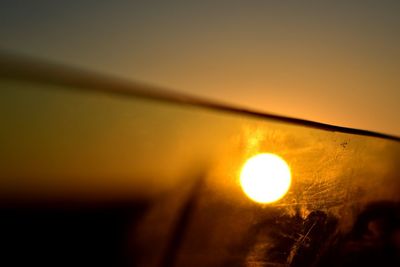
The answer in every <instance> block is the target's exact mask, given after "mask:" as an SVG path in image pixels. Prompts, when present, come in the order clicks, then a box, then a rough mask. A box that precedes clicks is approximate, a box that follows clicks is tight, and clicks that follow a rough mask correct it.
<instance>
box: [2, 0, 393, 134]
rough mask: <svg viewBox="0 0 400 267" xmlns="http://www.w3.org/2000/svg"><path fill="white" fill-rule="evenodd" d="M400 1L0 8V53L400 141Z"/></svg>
mask: <svg viewBox="0 0 400 267" xmlns="http://www.w3.org/2000/svg"><path fill="white" fill-rule="evenodd" d="M399 14H400V1H330V2H329V3H328V1H232V0H231V1H197V2H196V3H195V1H158V2H156V1H142V2H139V1H16V0H14V1H2V2H1V4H0V36H1V38H0V49H2V50H6V51H14V52H22V53H24V54H28V55H34V56H37V57H40V58H44V59H50V60H52V61H56V62H61V63H65V64H68V65H71V66H77V67H81V68H82V67H83V68H86V69H89V70H95V71H98V72H100V73H106V74H112V75H116V76H119V77H123V78H128V79H131V80H133V81H144V82H147V83H150V84H154V85H161V86H163V87H168V88H171V89H174V90H178V91H181V92H184V93H188V94H191V95H196V96H201V97H206V98H209V99H214V100H218V101H223V102H226V103H230V104H234V105H239V106H242V107H248V108H251V109H253V110H258V111H264V112H271V113H275V114H281V115H286V116H292V117H296V118H304V119H310V120H315V121H319V122H325V123H330V124H337V125H340V126H350V127H355V128H362V129H367V130H375V131H379V132H384V133H389V134H395V135H400V116H399V115H400V112H399V108H398V105H399V100H400V15H399Z"/></svg>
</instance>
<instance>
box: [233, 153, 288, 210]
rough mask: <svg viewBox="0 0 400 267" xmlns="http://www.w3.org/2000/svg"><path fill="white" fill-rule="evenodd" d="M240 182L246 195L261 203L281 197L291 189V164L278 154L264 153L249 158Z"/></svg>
mask: <svg viewBox="0 0 400 267" xmlns="http://www.w3.org/2000/svg"><path fill="white" fill-rule="evenodd" d="M240 184H241V186H242V189H243V191H244V192H245V193H246V195H247V196H248V197H249V198H250V199H252V200H254V201H255V202H259V203H271V202H274V201H277V200H279V199H281V198H282V197H283V196H284V195H285V194H286V193H287V191H288V190H289V187H290V184H291V172H290V168H289V165H288V164H287V163H286V161H285V160H284V159H282V158H281V157H279V156H278V155H275V154H271V153H262V154H258V155H255V156H253V157H251V158H250V159H248V160H247V161H246V163H245V164H244V166H243V169H242V171H241V173H240Z"/></svg>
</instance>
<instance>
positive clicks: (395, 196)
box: [0, 65, 400, 266]
mask: <svg viewBox="0 0 400 267" xmlns="http://www.w3.org/2000/svg"><path fill="white" fill-rule="evenodd" d="M9 69H10V68H9V66H8V65H5V66H3V67H2V68H0V70H1V72H0V75H1V78H0V88H1V91H0V121H1V124H2V125H1V131H0V144H1V146H0V147H1V149H0V199H1V209H2V210H1V212H2V219H1V222H0V226H1V230H0V231H1V235H2V236H3V237H4V238H2V241H0V242H2V243H3V245H6V246H7V247H8V248H7V249H6V253H5V255H14V253H18V255H24V254H27V255H31V254H32V255H34V256H33V257H31V258H30V260H31V261H32V262H39V263H42V264H44V265H46V264H49V265H50V263H52V262H54V260H60V258H62V259H63V260H64V261H66V262H70V263H76V262H79V263H88V264H89V263H103V264H105V263H106V264H108V265H113V266H351V265H356V264H359V263H360V262H361V264H363V263H366V262H369V263H371V262H372V263H373V262H379V263H380V264H383V265H382V266H385V265H384V264H385V262H387V263H390V262H392V261H395V260H398V259H399V255H400V254H399V251H398V250H399V247H400V246H399V244H400V241H399V238H398V236H399V233H400V226H399V205H398V203H399V201H400V177H399V173H400V143H399V141H398V140H397V139H396V138H391V137H385V136H380V135H376V136H374V134H372V135H370V134H369V133H363V132H357V131H355V132H352V131H351V130H346V129H345V130H344V131H342V130H343V129H339V128H334V127H325V126H321V125H314V124H307V123H301V122H300V121H291V120H287V119H285V118H277V117H274V116H268V115H266V116H262V115H260V114H254V113H249V112H242V111H238V110H234V109H230V108H225V107H221V106H218V105H214V104H208V103H204V102H201V101H200V102H196V101H192V100H190V99H185V98H180V97H175V96H170V95H168V94H157V93H154V91H152V92H151V93H149V92H147V91H146V90H148V88H146V87H142V86H141V85H135V84H132V85H126V84H125V83H124V84H122V83H118V82H115V83H114V82H112V81H111V82H110V81H109V80H104V82H103V81H102V79H101V77H100V78H98V77H96V79H92V78H85V76H84V75H81V76H79V79H78V78H74V77H76V76H74V75H75V74H76V73H71V74H69V73H68V72H54V71H53V72H52V71H49V72H48V73H47V72H46V71H40V70H39V71H36V72H35V71H26V70H25V69H24V68H21V69H15V68H13V69H12V70H11V71H10V70H9ZM82 77H83V78H82ZM259 153H273V154H275V155H279V156H280V157H282V158H283V159H284V160H285V161H286V162H287V164H288V165H289V166H290V170H291V175H292V180H291V185H290V188H289V190H288V192H287V193H286V195H284V196H283V197H282V198H281V199H279V200H277V201H276V202H273V203H269V204H260V203H257V202H254V201H252V200H251V199H250V198H249V197H247V196H246V194H245V193H244V192H243V190H242V188H241V185H240V181H239V178H240V177H239V176H240V171H241V169H242V167H243V164H244V163H245V162H246V160H247V159H249V158H250V157H252V156H254V155H257V154H259ZM93 229H94V230H93ZM65 233H67V234H65ZM54 236H56V238H55V237H54ZM396 238H397V239H396ZM13 242H14V243H18V244H19V245H18V246H12V245H10V244H14V243H13ZM374 242H375V243H374ZM57 246H58V248H59V249H56V248H54V247H57ZM3 247H4V246H3ZM383 247H384V248H383ZM387 248H389V249H387ZM43 251H47V252H43ZM82 251H84V252H82ZM50 254H51V255H50ZM32 255H31V256H32ZM6 258H7V256H6ZM8 258H11V256H8ZM12 260H13V261H14V262H16V263H24V257H17V258H13V259H12ZM0 261H1V260H0Z"/></svg>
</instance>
